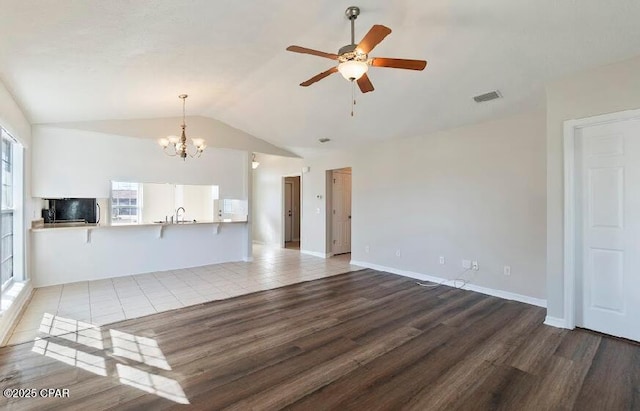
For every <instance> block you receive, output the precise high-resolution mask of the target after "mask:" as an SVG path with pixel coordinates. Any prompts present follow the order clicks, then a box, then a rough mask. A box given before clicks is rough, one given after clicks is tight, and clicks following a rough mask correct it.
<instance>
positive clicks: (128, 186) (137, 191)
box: [111, 181, 142, 224]
mask: <svg viewBox="0 0 640 411" xmlns="http://www.w3.org/2000/svg"><path fill="white" fill-rule="evenodd" d="M141 199H142V186H141V184H138V183H127V182H120V181H112V182H111V224H138V223H139V222H140V216H141V214H142V213H141V211H142V204H141V203H142V202H141V201H140V200H141Z"/></svg>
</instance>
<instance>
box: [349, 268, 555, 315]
mask: <svg viewBox="0 0 640 411" xmlns="http://www.w3.org/2000/svg"><path fill="white" fill-rule="evenodd" d="M351 264H352V265H357V266H360V267H364V268H371V269H372V270H377V271H386V272H388V273H393V274H398V275H402V276H404V277H409V278H415V279H417V280H422V281H429V282H432V283H442V284H443V285H446V286H448V287H455V286H456V284H455V281H453V280H447V279H445V278H440V277H434V276H432V275H427V274H421V273H416V272H414V271H407V270H399V269H397V268H393V267H385V266H382V265H378V264H371V263H368V262H365V261H354V260H351ZM462 289H464V290H469V291H475V292H478V293H481V294H486V295H491V296H494V297H499V298H503V299H505V300H513V301H519V302H521V303H525V304H530V305H535V306H537V307H543V308H546V307H547V300H543V299H541V298H535V297H530V296H528V295H522V294H516V293H512V292H509V291H503V290H496V289H493V288H487V287H482V286H479V285H475V284H466V285H464V286H463V287H462Z"/></svg>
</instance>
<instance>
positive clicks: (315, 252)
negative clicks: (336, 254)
mask: <svg viewBox="0 0 640 411" xmlns="http://www.w3.org/2000/svg"><path fill="white" fill-rule="evenodd" d="M300 253H301V254H307V255H312V256H314V257H320V258H329V257H331V253H329V254H325V253H319V252H317V251H308V250H300Z"/></svg>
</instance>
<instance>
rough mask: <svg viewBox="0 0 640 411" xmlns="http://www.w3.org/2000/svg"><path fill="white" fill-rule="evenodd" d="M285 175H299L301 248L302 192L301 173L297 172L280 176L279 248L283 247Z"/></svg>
mask: <svg viewBox="0 0 640 411" xmlns="http://www.w3.org/2000/svg"><path fill="white" fill-rule="evenodd" d="M287 177H300V207H299V208H300V210H298V213H299V214H300V249H301V250H302V213H303V211H302V209H303V207H302V201H303V198H304V196H303V193H302V190H303V189H302V174H301V173H297V174H287V175H283V176H282V178H281V179H280V216H281V219H282V220H281V221H280V247H281V248H285V241H284V240H285V219H284V210H285V208H286V207H285V205H286V204H285V203H284V190H285V184H286V178H287Z"/></svg>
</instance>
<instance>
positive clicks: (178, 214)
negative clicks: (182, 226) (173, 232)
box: [176, 207, 185, 224]
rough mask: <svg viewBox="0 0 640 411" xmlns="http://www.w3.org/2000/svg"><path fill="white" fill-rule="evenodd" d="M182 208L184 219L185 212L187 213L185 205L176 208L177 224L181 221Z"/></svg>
mask: <svg viewBox="0 0 640 411" xmlns="http://www.w3.org/2000/svg"><path fill="white" fill-rule="evenodd" d="M180 210H182V215H183V220H182V221H184V213H185V209H184V207H178V209H177V210H176V224H177V223H179V222H180V218H179V216H180Z"/></svg>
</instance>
